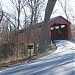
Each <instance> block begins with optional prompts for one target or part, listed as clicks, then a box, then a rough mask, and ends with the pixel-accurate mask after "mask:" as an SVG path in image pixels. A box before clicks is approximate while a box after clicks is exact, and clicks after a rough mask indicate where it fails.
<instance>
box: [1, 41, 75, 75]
mask: <svg viewBox="0 0 75 75" xmlns="http://www.w3.org/2000/svg"><path fill="white" fill-rule="evenodd" d="M55 43H56V46H57V50H56V51H55V52H54V53H52V54H50V55H47V56H44V57H42V58H39V59H37V60H35V61H34V62H30V63H26V64H23V65H20V66H16V67H13V68H10V69H8V70H4V71H1V72H0V75H75V44H74V43H72V42H70V41H67V40H55Z"/></svg>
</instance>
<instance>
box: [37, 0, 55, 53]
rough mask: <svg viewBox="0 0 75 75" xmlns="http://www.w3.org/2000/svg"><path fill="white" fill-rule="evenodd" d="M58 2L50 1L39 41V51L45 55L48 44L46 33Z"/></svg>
mask: <svg viewBox="0 0 75 75" xmlns="http://www.w3.org/2000/svg"><path fill="white" fill-rule="evenodd" d="M55 3H56V0H48V3H47V6H46V10H45V17H44V22H43V27H42V35H41V37H40V41H39V49H38V52H40V53H43V52H44V51H45V48H46V47H45V43H46V33H47V29H48V25H49V20H50V16H51V14H52V11H53V8H54V6H55Z"/></svg>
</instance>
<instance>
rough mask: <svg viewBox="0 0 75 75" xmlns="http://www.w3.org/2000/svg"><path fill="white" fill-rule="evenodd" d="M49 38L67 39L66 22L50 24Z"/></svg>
mask: <svg viewBox="0 0 75 75" xmlns="http://www.w3.org/2000/svg"><path fill="white" fill-rule="evenodd" d="M51 39H52V40H67V39H68V27H67V25H66V24H54V25H52V26H51Z"/></svg>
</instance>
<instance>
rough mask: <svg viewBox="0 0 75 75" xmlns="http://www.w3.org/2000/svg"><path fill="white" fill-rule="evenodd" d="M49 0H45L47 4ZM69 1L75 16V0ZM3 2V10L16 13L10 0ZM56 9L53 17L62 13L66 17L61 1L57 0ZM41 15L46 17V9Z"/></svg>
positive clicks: (3, 0)
mask: <svg viewBox="0 0 75 75" xmlns="http://www.w3.org/2000/svg"><path fill="white" fill-rule="evenodd" d="M47 1H48V0H45V3H46V4H47ZM61 1H62V2H63V1H64V0H61ZM67 1H69V3H68V6H70V7H71V8H72V10H73V14H74V17H75V0H67ZM2 3H3V5H4V6H3V10H5V11H6V12H9V13H13V14H14V9H13V8H12V6H13V5H12V4H11V2H10V0H2ZM63 3H64V2H63ZM44 10H45V9H44ZM54 10H57V11H56V12H55V13H53V14H52V15H51V18H53V17H56V16H60V15H61V16H63V17H65V18H66V16H65V15H64V12H63V10H62V8H61V5H60V4H59V2H56V4H55V7H54ZM28 14H29V13H28ZM41 15H42V18H43V19H44V11H43V12H42V13H41ZM71 20H72V21H73V23H74V20H75V18H72V19H71Z"/></svg>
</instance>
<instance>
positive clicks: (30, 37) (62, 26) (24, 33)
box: [14, 16, 71, 44]
mask: <svg viewBox="0 0 75 75" xmlns="http://www.w3.org/2000/svg"><path fill="white" fill-rule="evenodd" d="M42 25H43V22H42V23H38V24H37V25H36V26H35V25H33V26H32V27H27V28H25V29H22V30H20V32H19V36H18V37H19V38H18V40H19V43H20V44H24V42H26V43H34V41H35V38H34V33H36V32H37V34H38V35H37V39H38V40H39V38H40V36H41V32H42ZM29 30H30V33H29ZM70 33H71V30H70V22H69V21H67V20H66V19H65V18H63V17H62V16H58V17H55V18H52V19H50V21H49V25H48V31H47V35H46V41H48V40H66V39H69V38H70ZM16 39H17V36H15V37H14V42H15V43H16Z"/></svg>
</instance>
